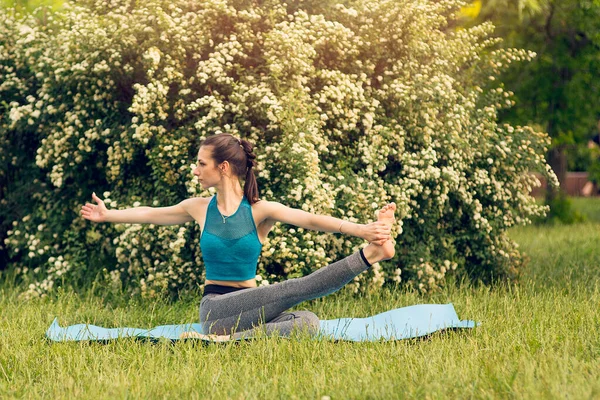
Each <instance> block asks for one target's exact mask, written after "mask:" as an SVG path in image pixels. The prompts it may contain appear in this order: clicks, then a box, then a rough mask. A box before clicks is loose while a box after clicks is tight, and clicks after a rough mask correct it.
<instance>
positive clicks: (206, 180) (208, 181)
mask: <svg viewBox="0 0 600 400" xmlns="http://www.w3.org/2000/svg"><path fill="white" fill-rule="evenodd" d="M193 173H194V175H196V176H197V177H198V180H199V182H200V184H201V185H202V187H203V188H204V189H207V188H209V187H212V186H215V185H216V184H217V183H219V182H220V181H221V179H222V176H221V171H220V169H219V167H217V166H216V165H215V161H214V160H213V158H212V151H211V149H210V147H204V146H202V147H200V150H199V151H198V159H197V160H196V168H195V169H194V172H193Z"/></svg>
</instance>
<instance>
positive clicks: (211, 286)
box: [202, 279, 256, 297]
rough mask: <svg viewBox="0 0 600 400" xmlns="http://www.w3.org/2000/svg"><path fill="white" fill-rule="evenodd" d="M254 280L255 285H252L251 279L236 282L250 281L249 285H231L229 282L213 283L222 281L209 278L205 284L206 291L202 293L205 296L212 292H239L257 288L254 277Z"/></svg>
mask: <svg viewBox="0 0 600 400" xmlns="http://www.w3.org/2000/svg"><path fill="white" fill-rule="evenodd" d="M252 281H253V283H254V285H253V286H250V281H243V282H235V283H236V284H239V283H248V285H247V286H231V285H229V284H227V285H222V284H220V283H212V282H220V281H209V280H207V281H206V284H205V285H204V293H203V294H202V296H203V297H204V296H206V295H207V294H211V293H214V294H227V293H232V292H237V291H238V290H244V289H251V288H255V287H256V281H254V280H253V279H252ZM209 282H210V283H209ZM232 283H233V282H232Z"/></svg>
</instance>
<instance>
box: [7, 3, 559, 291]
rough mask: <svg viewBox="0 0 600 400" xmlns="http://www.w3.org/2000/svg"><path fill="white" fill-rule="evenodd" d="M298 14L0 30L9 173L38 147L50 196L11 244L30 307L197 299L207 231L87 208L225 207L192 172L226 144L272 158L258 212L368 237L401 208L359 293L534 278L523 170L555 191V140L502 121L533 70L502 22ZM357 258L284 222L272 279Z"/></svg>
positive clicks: (147, 14)
mask: <svg viewBox="0 0 600 400" xmlns="http://www.w3.org/2000/svg"><path fill="white" fill-rule="evenodd" d="M302 4H303V3H302V2H293V1H292V2H284V1H280V0H271V1H266V2H260V3H259V4H257V3H254V2H246V1H243V0H229V1H227V0H207V1H202V2H195V1H189V0H170V1H164V0H151V1H147V2H143V3H137V4H134V3H131V2H129V1H111V2H110V3H109V2H107V1H101V0H86V1H82V2H78V4H77V5H68V4H67V5H66V8H65V10H63V11H62V12H60V13H57V14H54V15H50V16H48V17H47V19H46V20H45V21H43V23H42V22H40V21H37V20H35V19H34V18H32V17H21V16H18V15H13V14H11V13H10V12H9V11H6V10H2V11H0V14H1V15H0V45H1V46H0V51H1V54H2V58H3V60H5V62H3V64H2V65H1V66H0V81H2V82H3V83H2V85H1V86H0V93H1V96H2V99H3V100H5V99H6V100H5V101H4V103H3V106H2V107H3V108H1V109H0V110H2V113H0V123H1V125H0V126H1V130H0V141H1V142H2V143H1V144H2V146H1V147H2V149H0V157H3V158H0V160H4V161H3V162H4V163H7V161H6V159H7V157H8V154H10V153H9V152H10V151H11V150H10V149H11V148H15V146H17V143H20V141H23V140H25V136H27V135H30V134H34V139H33V143H34V144H35V148H36V153H35V165H36V166H37V168H38V169H39V171H40V172H41V185H42V186H41V187H42V188H43V190H40V191H38V192H37V193H35V194H34V198H35V199H36V201H35V206H34V207H32V209H31V210H30V214H28V215H26V216H25V217H24V218H21V219H19V220H16V221H14V222H13V226H12V227H11V230H10V231H8V232H7V234H8V238H7V239H6V240H5V244H6V246H7V248H8V249H9V254H10V257H11V260H12V263H13V264H14V266H15V267H16V268H18V270H19V272H21V273H22V274H23V279H25V280H30V281H31V285H30V290H29V291H28V292H27V293H26V295H33V296H36V295H43V294H44V293H45V291H47V290H50V289H52V288H53V287H56V281H57V279H58V277H59V276H61V277H63V278H64V277H65V276H67V278H66V279H69V278H68V277H71V278H70V279H84V278H85V277H93V276H95V275H96V274H98V273H102V275H103V277H104V279H106V281H107V283H108V284H109V286H112V287H114V288H115V290H122V288H123V287H125V288H126V290H127V291H130V292H132V293H141V294H142V295H145V296H153V295H155V294H159V293H164V292H172V293H175V292H176V291H177V290H180V289H185V288H189V287H194V286H196V285H202V283H203V281H204V268H203V263H202V258H201V254H200V250H199V245H198V241H199V236H200V230H199V226H198V224H197V223H195V222H194V223H187V224H184V225H181V226H153V225H125V224H115V225H110V224H101V225H95V224H92V223H89V222H87V221H85V220H83V219H82V218H80V217H79V216H78V211H79V208H80V207H81V205H82V204H83V203H84V202H86V201H90V200H89V199H90V195H91V192H92V190H95V191H96V192H97V193H101V191H102V190H101V188H103V189H105V190H110V191H107V192H105V193H104V200H105V202H106V204H107V206H109V207H112V208H125V207H134V206H139V205H150V206H168V205H172V204H175V203H177V202H179V201H181V200H183V199H184V198H186V197H189V196H210V195H211V194H212V193H213V192H212V191H204V190H202V189H201V188H200V187H199V185H198V182H197V180H195V179H194V176H193V175H192V169H193V168H194V165H193V164H192V165H190V164H191V163H192V162H194V160H195V155H196V152H197V150H198V144H199V142H200V140H202V139H204V138H206V137H207V136H208V135H212V134H218V133H221V132H226V133H231V134H234V135H238V136H241V137H244V138H247V139H248V140H250V141H251V142H253V143H255V144H256V146H257V147H256V152H257V154H258V168H257V169H258V171H259V173H258V176H257V179H258V183H259V188H260V191H261V193H260V194H261V198H264V199H267V200H272V201H279V202H282V203H284V204H286V205H289V206H291V207H295V208H301V209H303V210H306V211H310V212H313V213H320V214H327V215H332V216H335V217H339V218H343V219H346V220H349V221H354V222H357V223H368V222H370V221H373V220H374V219H375V211H376V210H377V209H378V208H380V207H381V206H383V205H384V204H385V203H387V202H390V201H394V202H396V204H397V205H398V211H397V224H396V226H395V227H394V230H393V233H394V236H395V240H396V249H397V255H396V257H395V258H394V259H393V260H390V261H387V262H383V263H381V264H377V265H375V266H374V267H373V268H372V269H371V270H370V271H369V272H367V273H364V274H362V275H361V276H360V277H357V279H356V280H355V282H354V283H353V287H354V289H355V290H356V291H358V290H363V289H364V288H368V287H371V286H375V287H379V286H381V285H383V284H385V283H388V284H392V285H394V284H397V283H399V282H401V281H404V282H405V283H407V284H409V285H411V286H414V287H416V288H418V289H420V290H421V291H423V292H426V291H431V290H435V289H436V288H438V287H439V286H441V285H443V284H444V282H445V279H446V277H447V276H448V274H450V273H451V272H453V273H458V274H462V275H465V276H468V277H470V278H472V279H478V280H479V279H480V280H483V281H486V282H489V281H491V280H492V279H494V278H509V279H514V278H516V277H517V276H518V272H519V270H520V269H521V268H522V267H523V264H524V260H523V257H522V256H521V254H520V253H519V252H518V251H517V245H516V244H515V243H514V242H512V241H511V240H510V239H509V238H508V237H507V235H506V230H507V228H509V227H511V226H513V225H516V224H526V223H529V222H530V219H531V217H533V216H537V215H541V214H543V213H544V212H545V208H544V207H542V206H538V205H536V203H535V202H534V199H533V198H531V197H530V196H529V194H528V193H529V191H530V189H531V187H532V186H534V185H536V184H538V183H539V182H537V181H536V178H535V177H532V176H531V175H529V174H528V172H529V171H539V172H541V173H542V174H544V175H545V176H546V177H547V178H549V180H550V181H551V182H554V181H555V177H554V175H553V174H552V172H551V171H550V169H549V167H548V165H547V164H546V163H545V160H544V154H545V151H546V148H547V146H548V145H549V140H548V138H547V136H546V135H545V134H544V133H540V132H536V131H534V130H533V129H531V128H529V127H520V126H518V127H513V126H508V125H502V126H500V125H498V124H497V122H496V120H497V118H496V117H497V113H498V111H499V110H500V109H502V108H505V107H510V106H512V105H513V100H512V99H511V95H512V93H510V92H506V91H504V90H503V86H502V84H501V83H499V82H497V81H496V80H495V77H496V76H498V75H499V73H500V71H501V70H503V69H505V68H507V67H508V66H509V65H510V64H511V63H513V62H515V61H523V60H529V59H530V58H531V57H532V56H534V54H531V53H528V52H525V51H522V50H498V49H496V47H497V46H496V45H497V41H498V39H491V38H490V37H489V35H490V33H491V31H492V29H493V27H492V26H491V25H490V24H484V25H480V26H476V27H474V28H471V29H454V28H453V27H452V25H453V24H454V21H455V13H456V12H457V11H458V9H459V7H460V5H461V3H460V2H459V1H457V0H442V1H440V2H428V1H422V0H418V1H396V0H394V1H380V0H364V1H356V2H351V5H350V4H347V5H342V4H335V3H334V2H320V3H319V4H318V6H310V5H307V7H309V8H303V6H302ZM310 7H313V9H310ZM316 7H318V8H316ZM363 245H364V243H363V242H362V241H361V240H358V239H357V238H353V237H348V236H341V235H333V234H324V233H321V232H314V231H305V230H304V229H298V228H291V229H290V227H289V226H281V225H280V224H276V225H275V227H274V230H273V232H272V233H271V235H270V237H269V238H268V240H267V241H266V243H265V245H264V247H263V253H262V256H261V259H260V263H259V272H258V273H259V275H260V276H259V282H260V284H263V285H264V284H269V282H272V281H276V280H280V279H284V278H290V277H296V276H302V275H304V274H307V273H309V272H311V271H313V270H315V269H318V268H320V267H322V266H325V265H327V264H328V263H331V262H332V261H334V260H337V259H340V258H342V257H344V256H346V255H349V254H350V253H352V252H354V251H357V250H358V249H359V248H360V247H362V246H363Z"/></svg>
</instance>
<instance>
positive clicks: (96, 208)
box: [81, 193, 108, 222]
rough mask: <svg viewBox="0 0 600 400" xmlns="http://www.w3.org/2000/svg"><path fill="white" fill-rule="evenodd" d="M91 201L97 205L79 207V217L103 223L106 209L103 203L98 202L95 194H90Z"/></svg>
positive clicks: (87, 204)
mask: <svg viewBox="0 0 600 400" xmlns="http://www.w3.org/2000/svg"><path fill="white" fill-rule="evenodd" d="M92 200H94V201H95V202H96V203H98V205H95V204H91V203H86V204H85V206H83V207H81V216H82V217H83V218H85V219H88V220H90V221H94V222H105V221H106V214H107V213H108V209H107V208H106V206H105V205H104V201H102V200H100V198H98V196H96V193H92Z"/></svg>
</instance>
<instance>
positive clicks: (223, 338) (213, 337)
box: [179, 331, 231, 342]
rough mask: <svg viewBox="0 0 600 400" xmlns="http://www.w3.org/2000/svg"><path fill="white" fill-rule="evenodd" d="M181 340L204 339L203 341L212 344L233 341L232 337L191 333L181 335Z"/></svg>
mask: <svg viewBox="0 0 600 400" xmlns="http://www.w3.org/2000/svg"><path fill="white" fill-rule="evenodd" d="M179 339H202V340H208V341H211V342H227V341H229V340H231V336H230V335H204V334H202V333H198V332H194V331H189V332H183V333H182V334H181V335H179Z"/></svg>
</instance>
